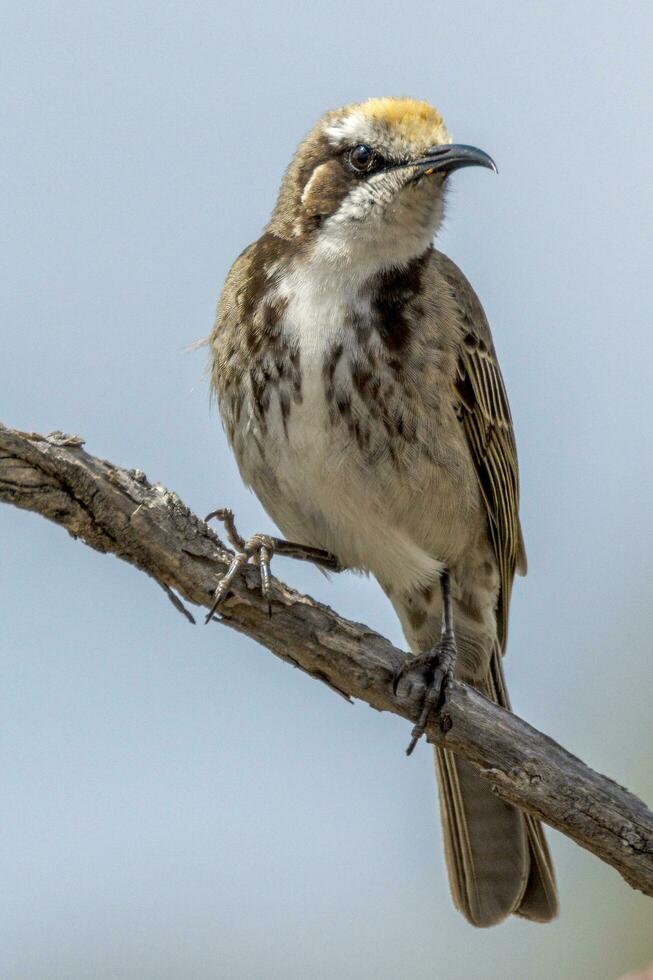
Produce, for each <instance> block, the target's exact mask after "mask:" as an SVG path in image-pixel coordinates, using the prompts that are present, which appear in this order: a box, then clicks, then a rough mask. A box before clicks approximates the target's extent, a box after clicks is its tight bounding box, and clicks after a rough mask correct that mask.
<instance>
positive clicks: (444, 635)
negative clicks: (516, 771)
mask: <svg viewBox="0 0 653 980" xmlns="http://www.w3.org/2000/svg"><path fill="white" fill-rule="evenodd" d="M440 589H441V592H442V625H441V631H440V640H439V642H438V644H437V645H436V646H435V647H433V649H432V650H427V651H426V652H425V653H420V654H418V655H417V656H415V657H407V658H406V662H405V663H404V664H403V665H402V667H401V668H400V670H399V671H398V673H397V676H396V677H395V681H394V689H395V692H396V691H397V688H398V687H399V684H400V683H401V681H402V680H403V678H404V677H410V676H411V675H417V676H419V679H420V682H421V684H423V685H424V686H425V687H426V691H425V694H424V700H423V702H422V711H421V713H420V716H419V719H418V721H417V724H416V725H415V726H414V728H413V731H412V733H411V739H410V743H409V745H408V748H407V749H406V755H410V754H411V752H412V751H413V749H414V748H415V746H416V745H417V743H418V741H419V740H420V738H421V737H422V735H423V734H424V731H425V729H426V725H427V722H428V719H429V715H430V714H431V711H433V710H434V709H436V708H437V709H438V710H440V711H442V709H443V708H444V707H445V705H446V703H447V697H448V692H447V688H448V685H449V681H450V680H451V679H452V678H453V672H454V668H455V666H456V656H457V651H456V634H455V633H454V628H453V606H452V601H451V580H450V578H449V572H448V571H444V572H442V575H441V576H440ZM411 687H412V685H411ZM447 721H448V727H451V720H450V719H449V718H448V716H445V715H443V717H442V724H443V728H446V726H447Z"/></svg>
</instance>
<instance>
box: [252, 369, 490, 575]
mask: <svg viewBox="0 0 653 980" xmlns="http://www.w3.org/2000/svg"><path fill="white" fill-rule="evenodd" d="M281 405H282V399H281V397H280V395H278V394H275V392H274V391H271V392H270V398H269V404H268V408H267V412H266V415H265V419H264V423H263V424H261V421H260V420H259V419H258V418H257V415H256V413H255V412H254V411H252V410H248V406H247V403H246V404H245V411H243V412H242V413H241V421H240V432H239V433H238V434H237V436H236V438H235V440H234V448H235V450H236V455H237V458H238V462H239V466H240V469H241V473H242V475H243V477H244V479H245V480H246V482H247V483H248V484H249V485H250V486H251V487H252V489H253V490H254V492H255V493H256V494H257V496H258V497H259V499H260V500H261V502H262V503H263V505H264V507H265V508H266V510H267V512H268V513H269V514H270V516H271V517H272V519H273V520H274V521H275V523H276V524H277V525H278V527H279V528H280V529H281V531H282V533H283V534H284V535H285V536H286V537H288V538H289V539H291V540H295V541H299V542H302V543H305V544H310V545H313V546H316V547H320V548H325V549H327V550H328V551H330V552H332V553H334V554H335V555H336V556H337V557H338V559H339V561H340V562H341V564H342V565H343V566H345V567H350V568H358V569H363V570H365V571H369V572H371V573H372V574H373V575H374V576H375V577H376V578H377V579H378V580H379V581H380V582H381V584H382V585H383V586H384V587H386V588H389V589H391V590H392V591H393V592H397V591H401V592H403V591H406V592H410V591H412V590H414V589H416V588H422V587H424V586H427V585H430V584H431V583H432V582H433V581H434V580H435V579H436V578H437V576H438V575H439V573H440V571H441V569H442V565H443V563H444V562H448V561H449V560H450V559H451V557H452V554H453V553H455V552H456V551H457V550H458V549H459V548H461V547H462V546H463V542H464V541H465V540H466V538H467V537H468V535H469V530H470V521H469V513H468V511H469V510H470V508H469V507H468V506H466V505H465V501H466V498H467V497H468V496H469V490H468V484H467V486H466V485H465V481H466V475H465V469H464V467H460V466H458V467H457V466H449V467H448V466H444V465H440V466H438V465H437V462H434V459H433V457H432V456H428V455H426V454H424V453H422V452H420V451H419V449H416V450H415V451H414V452H412V453H411V452H410V451H408V450H409V447H406V449H407V451H406V454H405V457H404V458H402V459H399V458H398V454H397V452H392V453H391V452H390V451H389V449H388V445H389V440H388V435H387V432H386V430H385V429H384V427H383V425H382V422H381V421H380V419H379V418H374V417H373V415H372V413H368V414H367V416H366V417H365V418H363V417H359V418H357V419H355V420H353V421H352V419H351V418H349V419H343V418H342V417H340V416H338V413H334V411H333V406H330V405H329V402H328V399H327V396H326V394H325V388H324V383H323V371H322V367H321V365H319V364H318V365H316V366H315V368H313V367H312V366H311V365H310V364H305V365H304V370H303V378H302V399H301V402H300V403H298V404H293V405H292V408H291V410H290V411H289V413H287V414H286V415H285V416H284V413H283V412H282V409H281ZM361 432H362V433H363V434H362V435H361ZM467 477H468V474H467ZM471 509H472V510H474V507H472V508H471Z"/></svg>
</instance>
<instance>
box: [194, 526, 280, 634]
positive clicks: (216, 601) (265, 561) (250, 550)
mask: <svg viewBox="0 0 653 980" xmlns="http://www.w3.org/2000/svg"><path fill="white" fill-rule="evenodd" d="M212 518H216V519H217V520H219V521H222V522H223V524H224V526H225V531H226V533H227V537H228V538H229V541H230V542H231V544H232V545H233V546H234V548H235V549H236V554H235V555H234V557H233V558H232V559H231V563H230V565H229V568H228V569H227V571H226V572H225V574H224V575H223V576H222V578H221V579H220V581H219V582H218V585H217V588H216V590H215V592H214V593H213V605H212V606H211V609H210V610H209V612H208V613H207V615H206V617H205V619H204V622H205V623H209V622H210V621H211V620H212V619H213V617H214V616H215V614H216V612H217V611H218V609H219V608H220V605H221V604H222V603H223V602H224V600H225V599H226V597H227V595H228V593H229V587H230V585H231V583H232V582H233V580H234V578H235V577H236V575H237V574H238V572H239V571H240V570H241V569H242V568H244V567H245V565H247V564H248V563H249V562H250V561H253V562H254V563H255V564H257V565H258V567H259V572H260V576H261V594H262V596H263V598H264V599H265V600H266V601H267V605H268V615H269V616H272V601H271V587H270V562H271V561H272V556H273V554H274V539H273V538H271V537H270V536H269V535H268V534H253V535H252V536H251V538H247V539H246V540H245V539H244V538H242V537H241V536H240V534H239V533H238V531H237V530H236V525H235V523H234V515H233V512H232V511H231V510H229V508H228V507H222V508H221V509H220V510H215V511H212V512H211V513H210V514H209V515H208V516H207V518H206V520H207V521H209V520H211V519H212Z"/></svg>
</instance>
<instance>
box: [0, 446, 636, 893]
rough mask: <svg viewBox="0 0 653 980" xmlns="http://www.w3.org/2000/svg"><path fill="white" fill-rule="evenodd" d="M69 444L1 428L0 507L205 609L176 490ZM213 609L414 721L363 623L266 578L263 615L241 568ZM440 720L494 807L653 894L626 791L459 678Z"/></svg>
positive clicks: (212, 537)
mask: <svg viewBox="0 0 653 980" xmlns="http://www.w3.org/2000/svg"><path fill="white" fill-rule="evenodd" d="M82 446H83V441H82V440H81V439H79V438H78V437H74V436H73V437H71V436H64V435H62V434H61V433H53V434H52V435H50V436H48V437H44V436H40V435H37V434H35V433H25V432H18V431H16V430H14V429H8V428H5V427H4V426H0V500H3V501H5V502H7V503H12V504H14V505H15V506H17V507H22V508H24V509H26V510H33V511H35V512H37V513H39V514H42V515H43V516H44V517H47V518H49V519H50V520H52V521H55V522H56V523H58V524H61V525H62V526H63V527H65V528H67V530H68V531H69V532H70V533H71V534H72V535H73V536H74V537H80V538H82V539H83V540H84V541H85V542H86V544H88V545H90V546H91V547H92V548H95V549H96V550H97V551H102V552H111V553H112V554H115V555H117V556H118V557H119V558H122V559H123V560H124V561H127V562H130V563H131V564H132V565H135V566H136V567H137V568H140V569H142V570H143V571H144V572H146V573H147V574H148V575H150V576H151V577H152V578H153V579H155V580H156V581H157V582H158V583H159V584H160V585H161V586H162V587H163V588H164V589H165V591H166V593H167V594H168V596H169V597H171V598H172V597H173V596H174V599H173V601H175V600H176V601H175V605H176V607H177V608H178V609H180V610H182V611H184V606H183V603H182V600H185V601H186V602H189V603H192V604H194V605H197V606H204V607H207V608H209V607H210V606H211V603H212V594H213V590H214V588H215V585H216V582H217V580H218V578H219V576H220V575H222V574H223V573H224V572H225V571H226V569H227V566H228V563H229V559H230V557H231V552H229V551H227V550H226V549H225V546H224V545H223V543H222V542H221V541H220V539H219V538H218V537H217V535H216V534H215V533H214V531H213V530H212V529H211V528H209V527H208V526H207V525H206V524H205V523H204V521H201V520H200V519H199V518H197V517H196V516H195V515H194V514H192V513H191V512H190V510H189V509H188V507H186V506H185V505H184V504H183V503H182V502H181V500H180V499H179V498H178V497H177V496H176V494H174V493H173V492H171V491H170V490H166V489H165V487H162V486H160V485H158V484H154V485H151V484H150V483H149V482H148V481H147V479H146V477H145V475H144V474H143V473H142V472H141V471H140V470H124V469H121V468H119V467H117V466H114V465H113V464H112V463H108V462H105V461H103V460H101V459H97V458H96V457H94V456H90V455H89V454H88V453H86V452H85V451H84V449H83V448H82ZM179 597H180V598H179ZM222 611H223V619H222V622H223V623H224V624H225V625H227V626H230V627H232V628H233V629H236V630H238V631H239V632H241V633H245V634H247V636H250V637H252V638H253V639H255V640H258V642H259V643H261V644H263V645H264V646H266V647H267V648H268V649H269V650H271V651H272V652H273V653H275V654H276V655H277V656H278V657H281V659H282V660H286V661H287V662H289V663H292V664H293V665H294V666H296V667H299V668H300V669H301V670H303V671H305V672H306V673H307V674H310V675H311V676H312V677H316V678H318V679H319V680H322V681H324V682H325V683H326V684H328V685H329V687H331V688H333V689H335V690H336V691H337V692H338V693H340V694H343V695H344V696H345V697H351V698H358V699H360V700H362V701H366V702H367V704H369V705H371V706H372V707H373V708H376V709H378V710H379V711H392V712H394V713H395V714H398V715H401V716H402V717H404V718H407V719H408V720H409V721H411V722H415V721H416V719H417V718H418V716H419V713H420V701H419V697H418V695H417V693H413V694H412V695H401V694H394V692H393V688H392V681H393V677H394V674H395V672H396V670H397V668H398V667H399V665H400V663H401V662H402V660H403V658H404V657H405V654H404V653H403V652H402V651H401V650H398V649H397V648H395V647H393V646H392V644H391V643H389V642H388V641H387V640H386V639H384V638H383V637H382V636H379V634H378V633H375V632H374V631H373V630H371V629H369V628H368V627H367V626H363V625H362V624H360V623H353V622H350V621H349V620H346V619H343V618H342V617H341V616H338V615H337V613H335V612H333V610H331V609H329V608H328V607H327V606H324V605H321V604H320V603H318V602H315V600H313V599H311V598H309V597H308V596H304V595H300V594H299V593H298V592H295V591H294V590H293V589H290V588H288V587H287V586H285V585H284V584H283V583H281V582H279V581H278V580H276V579H273V582H272V612H273V615H272V617H271V618H269V617H268V611H267V603H266V602H265V601H264V600H263V598H262V597H261V594H260V590H259V585H258V575H257V571H256V569H254V568H251V567H250V568H247V569H245V572H244V574H243V575H242V576H239V577H238V578H237V579H236V580H235V581H234V583H233V588H232V592H231V594H230V596H229V598H228V599H227V600H226V601H225V603H224V605H223V607H222ZM448 714H449V715H450V717H451V720H452V722H453V724H452V727H451V728H450V729H449V730H448V731H447V732H446V733H443V732H442V731H441V730H440V727H439V723H438V722H439V720H438V718H437V717H436V718H434V719H432V720H431V721H430V723H429V726H428V729H427V737H428V739H429V741H431V742H433V743H435V744H438V745H444V746H446V747H447V748H449V749H452V750H453V751H454V752H458V753H460V754H461V755H463V756H465V757H466V758H467V759H469V760H470V761H471V762H472V763H474V764H475V765H476V766H478V768H479V769H480V771H481V773H482V775H483V776H484V777H485V778H486V779H488V780H489V781H490V782H491V783H492V785H493V788H494V790H495V792H496V793H497V794H498V795H499V796H501V797H502V798H503V799H505V800H509V801H510V802H512V803H515V804H516V805H517V806H520V807H522V809H524V810H528V811H530V812H531V813H533V814H535V815H536V816H538V817H540V818H541V819H542V820H544V821H545V822H546V823H548V824H550V825H551V826H552V827H555V828H556V829H557V830H560V831H561V832H562V833H564V834H566V835H567V836H568V837H571V838H572V840H575V841H576V842H577V843H578V844H580V845H581V846H582V847H585V848H587V850H589V851H591V852H592V853H593V854H595V855H596V856H597V857H599V858H601V860H603V861H606V862H607V863H608V864H611V865H612V866H613V867H614V868H616V869H617V871H619V873H620V874H621V875H622V876H623V877H624V878H625V880H626V881H627V882H628V883H629V884H630V885H632V886H633V887H634V888H638V889H639V890H640V891H642V892H644V893H645V894H646V895H650V896H653V814H651V812H650V811H649V810H648V809H647V808H646V807H645V805H644V804H643V803H642V802H641V801H640V800H639V799H637V797H635V796H633V795H632V793H629V792H628V790H626V789H623V788H622V787H621V786H619V785H617V784H616V783H614V782H612V780H610V779H607V778H606V777H605V776H601V775H599V774H598V773H596V772H594V771H593V770H591V769H589V768H588V767H587V766H586V765H585V764H584V763H582V762H581V761H580V760H579V759H577V758H575V757H574V756H573V755H571V754H570V753H569V752H567V751H566V750H565V749H563V748H562V747H561V746H560V745H557V744H556V743H555V742H554V741H553V740H552V739H550V738H548V737H547V736H546V735H543V734H541V733H540V732H538V731H536V730H535V729H534V728H532V727H531V726H530V725H528V724H527V723H526V722H524V721H522V720H521V719H520V718H518V717H516V716H515V715H513V714H511V713H510V712H507V711H504V710H503V709H502V708H499V707H498V706H497V705H495V704H492V703H491V702H490V701H488V700H487V699H486V698H484V697H483V696H482V695H480V694H479V693H478V692H476V691H474V690H473V689H472V688H469V687H467V686H465V685H464V684H460V683H454V684H453V688H452V694H451V701H450V704H449V706H448Z"/></svg>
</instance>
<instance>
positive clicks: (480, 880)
mask: <svg viewBox="0 0 653 980" xmlns="http://www.w3.org/2000/svg"><path fill="white" fill-rule="evenodd" d="M477 686H478V687H479V688H480V689H481V690H482V691H483V693H484V694H486V695H487V696H488V697H490V698H492V699H493V700H494V701H496V702H497V703H498V704H500V705H501V706H502V707H505V708H509V707H510V702H509V700H508V694H507V691H506V686H505V681H504V678H503V670H502V667H501V654H500V651H499V650H498V648H497V649H496V650H495V651H494V653H493V655H492V661H491V666H490V671H489V674H488V676H487V677H486V678H485V680H484V682H483V683H482V684H479V685H477ZM435 758H436V771H437V775H438V785H439V790H440V805H441V811H442V826H443V832H444V844H445V856H446V861H447V869H448V872H449V882H450V885H451V892H452V895H453V899H454V902H455V904H456V906H457V908H459V909H460V911H461V912H462V913H463V915H465V917H466V918H467V919H468V921H469V922H471V923H472V925H475V926H491V925H495V924H496V923H498V922H500V921H501V920H502V919H504V918H505V917H506V916H508V915H511V914H515V915H520V916H523V917H524V918H527V919H532V920H534V921H536V922H548V921H549V920H550V919H553V918H554V917H555V916H556V914H557V910H558V905H557V895H556V885H555V877H554V873H553V866H552V863H551V857H550V855H549V850H548V847H547V844H546V840H545V838H544V833H543V830H542V827H541V825H540V823H539V821H538V820H536V819H535V818H534V817H531V816H529V815H527V814H524V813H522V811H520V810H518V809H517V808H515V807H513V806H510V805H509V804H507V803H504V802H503V800H501V799H500V798H499V797H498V796H496V795H495V794H494V793H493V792H492V789H491V786H490V784H489V783H488V782H487V781H486V780H484V779H482V777H481V776H480V775H479V774H478V772H477V771H476V770H475V769H474V767H473V766H472V765H471V764H470V763H468V762H466V761H465V760H464V759H461V758H459V757H457V756H454V755H453V754H452V753H451V752H447V751H446V749H436V753H435Z"/></svg>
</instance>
